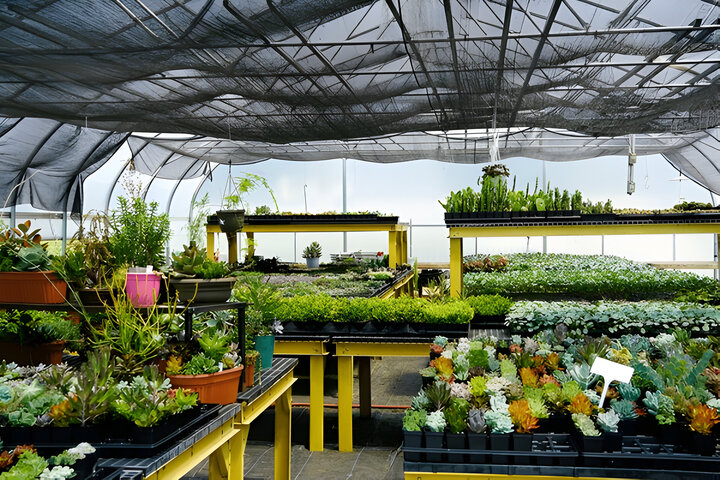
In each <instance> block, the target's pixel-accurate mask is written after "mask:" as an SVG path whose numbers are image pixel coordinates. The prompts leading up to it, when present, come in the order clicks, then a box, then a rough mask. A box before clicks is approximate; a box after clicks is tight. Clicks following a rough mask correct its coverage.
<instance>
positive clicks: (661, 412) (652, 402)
mask: <svg viewBox="0 0 720 480" xmlns="http://www.w3.org/2000/svg"><path fill="white" fill-rule="evenodd" d="M643 403H644V404H645V407H646V408H647V409H648V412H650V414H651V415H653V416H655V419H656V420H657V422H658V423H659V424H660V425H670V424H671V423H675V407H674V404H673V401H672V398H670V397H668V396H666V395H663V394H662V393H660V392H650V391H647V392H645V398H643Z"/></svg>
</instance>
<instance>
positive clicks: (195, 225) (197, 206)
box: [187, 193, 210, 247]
mask: <svg viewBox="0 0 720 480" xmlns="http://www.w3.org/2000/svg"><path fill="white" fill-rule="evenodd" d="M209 203H210V198H209V197H208V194H207V193H206V194H205V195H203V197H202V198H201V199H199V200H198V199H197V198H196V199H194V200H193V202H192V205H191V207H190V221H189V222H188V225H187V230H188V242H189V243H191V244H192V243H195V245H198V246H200V247H202V246H203V245H205V238H206V233H205V223H207V216H208V215H209V214H210V207H209Z"/></svg>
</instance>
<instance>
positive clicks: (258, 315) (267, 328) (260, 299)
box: [233, 275, 283, 370]
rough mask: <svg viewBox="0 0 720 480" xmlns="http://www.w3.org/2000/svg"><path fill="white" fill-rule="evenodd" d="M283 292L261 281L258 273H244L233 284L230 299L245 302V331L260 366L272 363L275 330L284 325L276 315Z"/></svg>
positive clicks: (264, 367) (268, 365)
mask: <svg viewBox="0 0 720 480" xmlns="http://www.w3.org/2000/svg"><path fill="white" fill-rule="evenodd" d="M281 298H282V294H281V293H280V291H279V290H278V288H277V287H276V286H275V285H272V284H270V283H269V282H267V281H264V280H263V278H262V276H261V275H247V276H245V277H244V278H243V279H242V281H239V282H238V283H237V284H235V288H234V289H233V299H234V300H235V301H237V302H244V303H246V304H247V305H248V308H247V311H246V312H245V322H246V325H247V327H246V333H247V336H249V337H250V338H251V339H252V343H253V344H254V345H255V350H257V351H258V352H260V361H261V364H260V365H261V368H262V369H263V370H264V369H266V368H269V367H271V366H272V359H273V351H274V348H275V335H274V334H275V333H282V330H283V327H282V325H281V323H280V321H278V320H277V319H276V318H275V311H276V310H277V309H278V307H279V306H280V300H281Z"/></svg>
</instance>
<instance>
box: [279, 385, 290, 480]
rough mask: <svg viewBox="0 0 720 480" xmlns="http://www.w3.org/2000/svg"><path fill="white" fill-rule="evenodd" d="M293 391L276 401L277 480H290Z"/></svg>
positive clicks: (287, 391)
mask: <svg viewBox="0 0 720 480" xmlns="http://www.w3.org/2000/svg"><path fill="white" fill-rule="evenodd" d="M291 401H292V390H291V389H289V388H288V389H287V390H286V391H285V392H284V393H283V394H282V395H281V396H280V398H278V399H277V400H276V401H275V480H290V449H291V444H290V433H291V432H290V423H291V422H290V421H291Z"/></svg>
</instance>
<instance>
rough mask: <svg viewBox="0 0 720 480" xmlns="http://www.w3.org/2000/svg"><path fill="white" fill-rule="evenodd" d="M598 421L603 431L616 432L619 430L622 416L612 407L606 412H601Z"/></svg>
mask: <svg viewBox="0 0 720 480" xmlns="http://www.w3.org/2000/svg"><path fill="white" fill-rule="evenodd" d="M597 422H598V425H599V426H600V428H601V429H602V431H603V432H610V433H615V432H617V431H618V424H619V423H620V417H619V416H618V414H617V413H615V410H613V409H612V408H611V409H610V410H608V411H607V412H604V413H599V414H598V416H597Z"/></svg>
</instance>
